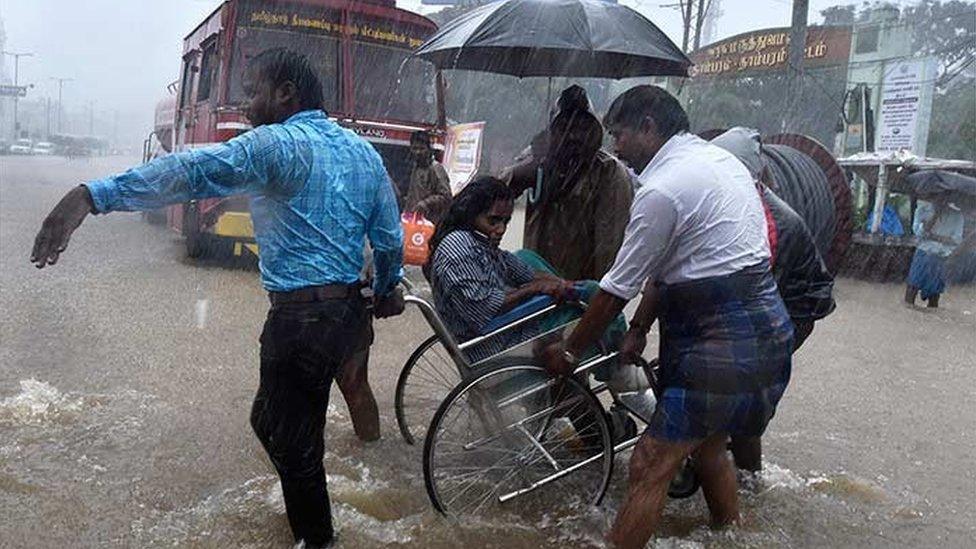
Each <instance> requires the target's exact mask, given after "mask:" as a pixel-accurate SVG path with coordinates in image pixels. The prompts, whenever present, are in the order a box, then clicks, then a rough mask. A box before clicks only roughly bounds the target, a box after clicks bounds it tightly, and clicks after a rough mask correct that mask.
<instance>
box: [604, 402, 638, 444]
mask: <svg viewBox="0 0 976 549" xmlns="http://www.w3.org/2000/svg"><path fill="white" fill-rule="evenodd" d="M607 415H609V416H610V417H609V419H610V438H611V439H612V440H613V444H614V445H617V444H620V443H621V442H625V441H628V440H630V439H632V438H634V437H636V436H637V422H635V421H634V418H632V417H630V413H628V412H627V410H625V409H624V408H622V407H620V406H617V405H616V404H613V405H612V406H610V411H609V412H608V414H607Z"/></svg>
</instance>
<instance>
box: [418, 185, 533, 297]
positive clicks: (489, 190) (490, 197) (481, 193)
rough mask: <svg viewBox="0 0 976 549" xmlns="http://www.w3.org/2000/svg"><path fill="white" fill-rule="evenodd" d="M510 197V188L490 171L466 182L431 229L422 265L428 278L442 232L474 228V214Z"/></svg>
mask: <svg viewBox="0 0 976 549" xmlns="http://www.w3.org/2000/svg"><path fill="white" fill-rule="evenodd" d="M513 199H514V197H513V195H512V191H511V190H510V189H509V188H508V186H506V185H505V184H504V183H502V181H501V180H500V179H497V178H495V177H492V176H490V175H484V176H481V177H478V178H477V179H475V180H474V181H472V182H471V183H468V185H467V186H466V187H464V189H462V190H461V192H459V193H458V194H457V196H455V197H454V201H453V202H452V203H451V208H450V209H449V210H447V214H445V215H444V219H442V220H441V222H440V223H439V224H438V225H437V228H436V229H435V230H434V236H432V237H431V238H430V255H429V256H428V258H429V259H428V260H427V265H425V266H424V274H426V275H427V277H428V278H430V264H431V262H432V261H433V259H434V253H435V252H436V251H437V246H438V245H439V244H440V243H441V240H444V237H445V236H447V235H449V234H451V233H452V232H454V231H458V230H473V229H474V220H475V218H477V217H478V216H479V215H481V214H483V213H485V212H487V211H488V210H490V209H491V206H492V205H493V204H494V203H495V202H498V201H499V200H513Z"/></svg>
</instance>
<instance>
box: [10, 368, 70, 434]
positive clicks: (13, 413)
mask: <svg viewBox="0 0 976 549" xmlns="http://www.w3.org/2000/svg"><path fill="white" fill-rule="evenodd" d="M83 406H84V400H83V399H81V398H76V397H71V396H68V395H65V394H63V393H61V392H60V391H58V390H57V389H56V388H55V387H54V386H53V385H51V384H49V383H46V382H43V381H38V380H36V379H34V378H31V379H24V380H21V381H20V393H18V394H16V395H14V396H11V397H7V398H5V399H3V400H2V401H0V425H43V424H46V423H52V422H58V421H65V420H70V419H73V418H75V417H76V416H77V415H78V413H79V412H80V411H81V409H82V407H83Z"/></svg>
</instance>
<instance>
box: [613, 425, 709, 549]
mask: <svg viewBox="0 0 976 549" xmlns="http://www.w3.org/2000/svg"><path fill="white" fill-rule="evenodd" d="M698 442H700V441H694V442H666V441H663V440H658V439H656V438H653V437H651V436H650V435H648V434H646V433H645V434H644V435H643V436H642V437H641V438H640V440H639V441H637V446H636V447H635V448H634V453H633V455H632V456H631V457H630V477H629V479H628V486H627V499H626V500H625V501H624V505H623V507H621V508H620V513H619V514H617V520H616V521H615V522H614V524H613V529H611V530H610V534H609V540H610V543H612V544H613V546H614V547H621V548H631V547H632V548H635V549H637V548H642V547H644V545H646V544H647V540H649V539H651V536H652V535H654V531H655V530H657V525H658V523H659V522H660V521H661V512H662V511H663V510H664V503H665V501H666V500H667V496H668V485H669V484H670V483H671V479H673V478H674V475H675V474H676V473H677V472H678V468H679V467H680V466H681V464H682V463H683V462H684V459H685V458H686V457H687V456H688V454H690V453H691V451H692V450H693V449H694V448H695V446H696V444H697V443H698Z"/></svg>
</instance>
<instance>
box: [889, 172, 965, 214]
mask: <svg viewBox="0 0 976 549" xmlns="http://www.w3.org/2000/svg"><path fill="white" fill-rule="evenodd" d="M905 183H906V184H907V186H908V188H909V192H911V193H912V194H914V195H915V196H917V197H918V198H921V199H923V200H925V199H931V198H937V197H944V198H946V199H947V200H958V201H962V202H965V203H966V204H967V205H970V206H971V205H972V204H973V202H974V201H976V177H969V176H967V175H963V174H960V173H955V172H950V171H945V170H922V171H918V172H915V173H913V174H911V175H909V176H907V177H906V178H905Z"/></svg>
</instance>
